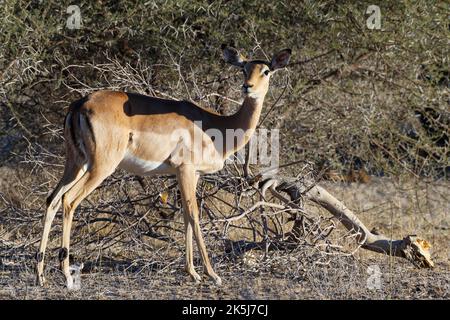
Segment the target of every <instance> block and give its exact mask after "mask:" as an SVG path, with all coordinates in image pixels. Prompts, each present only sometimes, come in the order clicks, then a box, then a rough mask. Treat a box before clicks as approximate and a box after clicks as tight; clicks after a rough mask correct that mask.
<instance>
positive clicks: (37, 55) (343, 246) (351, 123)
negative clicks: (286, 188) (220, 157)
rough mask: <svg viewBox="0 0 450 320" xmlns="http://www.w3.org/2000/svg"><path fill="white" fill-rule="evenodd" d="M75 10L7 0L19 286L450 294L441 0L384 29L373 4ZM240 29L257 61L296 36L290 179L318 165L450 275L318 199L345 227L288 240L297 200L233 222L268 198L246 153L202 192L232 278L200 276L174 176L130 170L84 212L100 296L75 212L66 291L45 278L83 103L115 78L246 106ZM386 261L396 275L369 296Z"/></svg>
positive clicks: (2, 224) (6, 71)
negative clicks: (235, 56)
mask: <svg viewBox="0 0 450 320" xmlns="http://www.w3.org/2000/svg"><path fill="white" fill-rule="evenodd" d="M87 3H89V4H87ZM337 3H339V4H337ZM69 4H71V3H69V2H66V1H62V2H60V1H45V2H43V3H41V2H39V1H25V0H4V1H1V2H0V16H1V17H2V20H3V21H2V23H1V24H0V43H1V46H0V108H1V109H0V110H1V114H0V116H1V117H0V152H1V153H0V298H1V299H11V298H26V299H33V298H89V299H116V298H126V299H128V298H150V299H161V298H168V299H175V298H192V297H194V298H200V299H202V298H239V299H241V298H242V299H255V298H267V299H279V298H287V299H301V298H324V299H336V298H338V299H339V298H363V299H364V298H381V299H385V298H395V299H398V298H400V299H403V298H406V299H409V298H424V299H428V298H440V299H441V298H449V295H450V293H449V292H450V271H449V270H450V262H449V259H450V256H449V251H448V243H449V240H450V239H449V228H450V217H449V209H450V206H449V203H450V201H449V197H450V191H449V182H448V174H449V168H450V166H449V158H448V155H449V141H448V135H449V124H450V112H449V106H448V103H449V91H448V46H447V36H448V30H449V26H448V14H447V8H446V7H445V5H444V4H443V3H442V2H436V3H435V2H433V1H417V2H413V3H411V2H409V3H408V5H406V4H403V3H401V2H397V1H385V2H383V3H381V4H379V5H380V8H381V14H382V30H369V29H367V28H366V25H365V22H366V19H367V16H368V15H366V14H365V10H366V8H367V6H368V5H369V4H373V3H371V2H370V1H368V2H364V1H360V2H358V4H356V2H354V1H348V2H347V1H339V2H337V1H302V2H301V3H298V4H296V5H293V4H289V5H288V4H287V3H286V4H284V3H283V2H274V3H270V2H268V3H265V2H261V1H255V2H253V1H243V2H240V1H173V2H171V1H168V2H162V1H155V2H152V1H149V2H143V1H132V0H126V1H122V2H120V4H116V1H102V0H98V1H89V2H86V3H82V2H80V3H79V6H80V8H81V14H82V21H83V28H82V29H80V30H69V29H67V28H65V22H66V19H67V17H68V14H67V13H66V8H67V6H68V5H69ZM230 42H234V45H235V46H236V47H238V48H242V49H243V51H245V52H247V53H248V55H250V56H253V57H264V56H269V55H270V54H272V53H273V51H275V50H278V49H281V48H284V47H290V48H292V49H293V52H294V56H293V59H292V63H291V65H290V66H289V67H288V69H287V70H286V71H283V72H278V74H277V75H276V76H275V77H274V79H273V81H272V87H271V89H270V92H269V95H268V97H267V102H266V106H267V108H266V109H265V110H266V111H268V110H270V107H271V106H272V107H273V108H272V109H271V110H272V111H271V112H270V113H269V114H268V115H267V117H265V115H263V117H264V121H263V122H262V123H261V124H260V125H261V127H265V128H279V129H280V149H281V150H280V162H281V163H291V162H294V161H297V160H302V162H300V163H297V164H295V165H292V166H287V167H284V168H283V169H282V170H281V174H283V175H290V176H295V175H302V174H307V173H308V172H309V171H308V172H306V171H303V168H304V166H305V163H312V164H313V165H314V167H315V171H316V173H317V176H318V177H320V176H323V177H325V178H329V179H330V180H333V181H328V182H321V183H323V184H324V185H325V186H326V188H327V189H328V190H329V191H330V192H332V193H333V194H334V195H335V196H336V197H337V198H339V199H341V200H343V201H344V202H345V203H346V205H347V206H348V207H350V208H352V210H354V211H355V212H356V213H358V214H359V216H360V218H361V219H362V220H363V221H364V222H365V224H366V225H367V226H369V227H376V228H377V229H378V230H379V231H381V232H382V233H384V234H386V235H389V236H392V237H393V238H399V237H402V236H404V235H407V234H414V233H417V234H419V235H421V236H422V237H424V238H425V239H427V240H429V241H430V242H431V244H432V245H433V249H432V251H433V259H434V261H435V263H436V268H435V269H433V270H421V269H416V268H415V267H414V266H413V265H412V264H410V263H409V262H408V261H406V260H403V259H398V258H391V257H388V256H385V255H380V254H375V253H371V252H366V251H364V250H362V249H359V250H358V247H357V245H356V244H355V241H354V239H353V237H351V236H350V235H349V234H348V233H347V231H346V230H344V229H343V228H341V227H340V226H339V223H338V222H337V221H335V220H334V219H330V216H329V214H328V213H327V212H325V211H324V210H323V209H320V208H318V207H317V206H315V205H312V204H310V203H308V202H306V203H305V204H304V207H302V208H303V211H304V213H303V214H304V215H306V216H308V217H311V219H312V220H311V224H310V225H309V227H311V229H314V228H316V229H315V230H316V231H317V230H319V229H320V230H321V231H323V230H325V231H326V230H329V231H331V232H330V233H329V234H328V233H327V234H326V236H325V234H323V235H322V236H320V237H318V238H317V239H315V238H314V237H304V238H302V239H297V240H296V241H295V242H289V237H288V234H289V231H290V228H291V227H292V223H293V222H292V221H289V219H290V217H291V213H289V212H279V210H278V211H277V209H276V208H266V207H264V208H257V209H256V210H255V211H253V212H251V213H249V214H246V215H245V216H243V217H242V218H241V219H237V220H235V221H232V222H229V223H228V222H227V221H223V220H224V219H226V218H229V217H233V216H235V215H238V214H241V213H242V212H243V211H245V210H247V209H248V208H250V207H251V206H252V205H253V204H254V203H255V202H257V201H260V200H261V197H260V195H259V194H258V193H257V192H255V190H254V188H253V185H252V183H251V181H248V180H246V179H245V178H244V177H243V174H242V168H241V166H229V167H227V168H226V169H225V170H224V171H222V172H220V173H219V174H217V175H213V176H208V177H205V178H204V179H203V180H202V182H201V185H200V186H199V188H198V197H199V199H200V204H201V210H202V228H203V230H204V235H205V239H206V242H207V246H208V248H209V252H210V253H211V255H212V259H213V264H214V267H215V269H216V271H217V272H218V273H219V274H220V275H221V276H222V279H223V280H224V282H225V284H224V286H223V287H221V288H217V287H214V286H213V285H212V284H209V283H208V282H204V283H203V284H202V285H195V284H192V283H189V282H187V281H186V280H188V278H187V276H186V275H185V273H184V271H183V259H184V243H183V233H182V229H183V228H182V224H181V222H182V217H181V215H180V203H179V195H178V193H177V188H176V186H175V185H174V180H173V179H172V178H171V177H163V178H157V179H149V178H144V179H141V180H140V179H138V178H136V177H134V176H130V175H127V174H125V173H124V172H120V171H118V172H116V173H115V174H114V175H113V176H112V177H110V178H109V179H108V180H107V181H105V183H103V184H102V186H101V187H99V188H98V190H97V191H96V192H94V193H93V194H92V195H91V196H90V197H89V198H88V199H87V200H85V201H84V202H83V204H82V205H81V206H80V208H79V209H78V211H77V214H76V217H75V223H74V228H73V233H72V234H73V237H72V239H73V240H72V247H71V255H73V257H72V258H73V260H74V262H78V263H80V262H83V263H84V270H83V272H84V273H83V277H82V290H81V291H78V292H75V293H72V292H67V291H66V290H64V288H63V287H62V284H63V277H62V275H61V274H60V272H59V271H58V268H57V265H58V263H57V248H58V245H59V236H60V233H61V226H60V223H59V222H60V216H57V219H56V221H55V225H54V227H53V231H52V233H51V242H50V250H49V251H48V254H47V256H48V259H47V268H46V270H47V274H48V280H49V282H50V285H49V287H47V288H44V289H41V288H37V287H35V286H34V275H33V272H34V261H33V257H34V254H35V251H36V248H37V241H39V237H40V232H41V228H42V224H41V219H42V215H43V209H44V205H45V198H46V196H47V194H48V192H49V191H50V190H51V188H53V187H54V186H55V185H56V182H57V181H58V179H59V177H60V175H61V173H62V168H63V164H64V157H63V154H64V149H63V138H62V122H63V117H64V115H65V112H66V110H67V107H68V105H69V103H70V102H71V101H73V100H74V99H77V98H79V97H81V96H82V95H85V94H87V93H89V92H92V91H94V90H98V89H104V88H110V89H114V90H127V91H134V92H140V93H144V94H149V95H154V96H159V97H172V98H175V99H188V100H191V101H193V102H195V103H197V104H200V105H202V106H205V107H209V108H213V109H215V110H217V111H219V112H221V113H224V114H228V113H231V112H233V111H234V110H236V108H237V105H236V104H235V103H234V102H233V101H236V100H239V98H240V93H239V86H240V83H241V81H242V80H241V77H242V76H241V74H240V73H239V72H236V71H235V70H234V69H231V68H229V67H228V66H226V65H225V64H224V63H223V61H222V59H221V52H220V44H221V43H230ZM225 97H227V98H225ZM230 99H231V100H230ZM277 101H278V103H276V104H274V103H275V102H277ZM253 169H254V171H256V170H255V168H253ZM361 172H362V173H361ZM366 174H367V176H368V177H370V178H369V179H367V176H366ZM225 185H226V187H224V186H225ZM242 190H246V191H247V192H245V193H242V192H241V191H242ZM166 195H167V196H168V197H167V199H166ZM268 200H271V199H268ZM274 202H276V201H275V200H274ZM300 215H301V214H300ZM314 223H315V224H317V225H316V226H315V225H314ZM317 228H319V229H317ZM316 235H317V233H316ZM319 235H321V234H320V233H319ZM319 238H320V239H319ZM256 245H257V246H256ZM253 246H256V247H253ZM243 249H245V250H243ZM196 265H199V260H198V259H197V260H196ZM374 265H376V266H378V267H379V268H380V271H381V279H382V283H381V287H380V289H375V290H370V289H368V288H367V286H366V284H367V280H368V278H369V277H370V274H368V273H367V270H368V267H371V266H374Z"/></svg>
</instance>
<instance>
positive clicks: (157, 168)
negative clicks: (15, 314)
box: [119, 152, 175, 176]
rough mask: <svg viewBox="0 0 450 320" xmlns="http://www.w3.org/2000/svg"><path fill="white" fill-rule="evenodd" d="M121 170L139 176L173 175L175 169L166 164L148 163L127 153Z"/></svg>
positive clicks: (120, 165) (120, 166) (121, 163)
mask: <svg viewBox="0 0 450 320" xmlns="http://www.w3.org/2000/svg"><path fill="white" fill-rule="evenodd" d="M119 168H121V169H124V170H126V171H128V172H131V173H134V174H137V175H142V176H144V175H152V174H173V173H175V170H174V168H172V167H171V166H169V165H168V164H166V163H164V162H156V161H148V160H145V159H141V158H138V157H136V156H134V155H133V154H131V153H129V152H127V153H126V154H125V157H124V158H123V160H122V161H121V162H120V164H119Z"/></svg>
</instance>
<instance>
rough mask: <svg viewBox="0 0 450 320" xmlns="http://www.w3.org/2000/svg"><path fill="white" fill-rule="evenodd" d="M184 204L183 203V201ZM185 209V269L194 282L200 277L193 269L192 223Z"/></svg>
mask: <svg viewBox="0 0 450 320" xmlns="http://www.w3.org/2000/svg"><path fill="white" fill-rule="evenodd" d="M197 181H198V176H197V175H195V185H197ZM183 205H184V203H183ZM185 212H186V210H183V218H184V231H185V236H186V271H187V273H188V274H189V275H191V277H192V279H193V280H194V281H195V282H200V280H201V277H200V275H199V274H198V273H197V272H196V271H195V268H194V249H193V247H192V232H193V231H192V224H191V223H190V221H189V218H188V215H187V214H186V213H185Z"/></svg>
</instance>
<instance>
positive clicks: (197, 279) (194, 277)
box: [189, 271, 202, 283]
mask: <svg viewBox="0 0 450 320" xmlns="http://www.w3.org/2000/svg"><path fill="white" fill-rule="evenodd" d="M189 274H190V276H191V279H192V281H194V282H195V283H200V282H201V281H202V277H200V275H199V274H198V273H197V272H195V271H194V272H192V273H189Z"/></svg>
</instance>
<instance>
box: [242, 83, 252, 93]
mask: <svg viewBox="0 0 450 320" xmlns="http://www.w3.org/2000/svg"><path fill="white" fill-rule="evenodd" d="M251 87H253V85H252V84H248V83H244V84H243V85H242V91H244V93H247V92H248V89H250V88H251Z"/></svg>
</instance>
